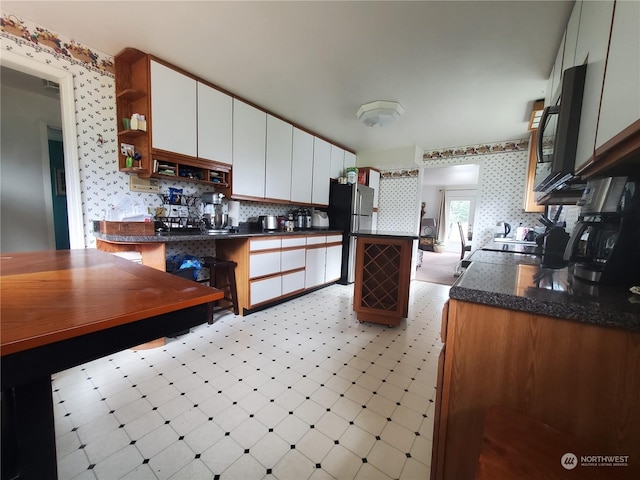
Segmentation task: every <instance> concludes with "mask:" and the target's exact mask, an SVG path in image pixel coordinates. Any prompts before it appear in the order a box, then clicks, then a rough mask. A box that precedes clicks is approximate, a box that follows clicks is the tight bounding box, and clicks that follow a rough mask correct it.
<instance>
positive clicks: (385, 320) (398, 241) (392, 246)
mask: <svg viewBox="0 0 640 480" xmlns="http://www.w3.org/2000/svg"><path fill="white" fill-rule="evenodd" d="M352 235H353V236H355V237H357V240H356V266H355V281H354V292H353V310H354V311H355V312H356V313H357V317H358V320H359V321H360V322H373V323H381V324H383V325H389V326H398V325H399V324H400V321H401V320H402V319H403V318H405V317H406V316H407V314H408V310H409V284H410V283H411V256H412V252H413V242H414V241H415V240H417V239H418V236H417V235H415V234H411V233H405V232H387V231H380V230H366V231H363V230H360V231H358V232H355V233H353V234H352Z"/></svg>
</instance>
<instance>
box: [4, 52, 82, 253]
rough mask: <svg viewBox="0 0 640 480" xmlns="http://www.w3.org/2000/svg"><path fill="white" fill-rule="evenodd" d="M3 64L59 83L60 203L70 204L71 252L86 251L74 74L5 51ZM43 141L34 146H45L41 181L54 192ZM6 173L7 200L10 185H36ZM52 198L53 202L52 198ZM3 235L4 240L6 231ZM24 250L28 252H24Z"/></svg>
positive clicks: (20, 188) (30, 237)
mask: <svg viewBox="0 0 640 480" xmlns="http://www.w3.org/2000/svg"><path fill="white" fill-rule="evenodd" d="M1 63H2V67H7V68H8V69H10V70H14V71H17V72H21V73H24V74H27V75H30V76H33V77H36V78H37V79H39V81H40V82H41V81H42V79H45V80H49V81H51V82H55V83H57V84H58V86H59V99H58V103H59V106H60V108H59V111H60V116H59V120H58V122H56V123H59V125H58V126H59V127H61V128H62V129H61V134H62V150H63V158H64V160H63V164H64V193H65V195H64V196H62V195H60V197H61V198H60V199H59V200H60V201H62V202H64V203H66V208H67V231H68V237H69V247H68V248H85V240H84V222H83V216H82V201H81V191H80V166H79V159H78V143H77V135H76V123H75V99H74V89H73V73H72V72H71V71H68V70H65V69H63V68H62V67H56V66H54V65H51V64H44V63H41V62H39V61H37V60H34V59H31V58H28V57H22V56H20V55H17V54H15V53H13V52H11V51H3V53H2V57H1ZM3 107H4V102H3ZM23 110H26V109H23ZM3 118H4V116H3ZM3 123H4V122H3ZM45 130H46V127H45ZM4 133H5V131H4V128H3V136H4ZM40 138H41V140H40V141H38V140H37V139H36V138H34V143H38V144H41V152H42V153H41V156H40V158H42V159H43V163H42V164H41V166H40V172H41V174H40V175H39V178H42V179H43V180H46V181H45V182H44V184H45V185H46V186H45V189H44V190H45V191H48V190H49V189H50V188H55V185H54V184H52V183H51V182H50V179H49V166H48V157H49V152H48V142H47V140H46V139H47V135H46V133H45V134H44V135H40ZM42 139H45V140H44V141H42ZM4 147H5V145H4V142H3V149H4ZM44 157H46V163H45V159H44ZM2 158H3V163H4V160H5V156H4V155H3V156H2ZM45 165H46V166H47V168H46V169H44V170H43V167H44V166H45ZM5 173H9V172H8V171H5V170H4V168H3V176H2V180H3V182H2V183H3V191H2V193H3V196H4V194H5V193H6V192H5V189H4V187H5V186H6V185H10V186H11V188H9V189H8V190H12V188H13V187H15V188H14V190H16V191H25V190H28V189H27V188H25V187H26V185H33V183H32V182H31V180H32V178H31V177H32V176H31V175H29V176H25V175H23V174H18V175H17V176H16V175H14V176H13V177H11V175H5ZM43 175H46V176H45V177H44V178H43ZM25 182H26V183H25ZM41 185H42V183H41ZM34 191H35V192H37V191H38V189H32V190H31V192H32V197H33V192H34ZM52 193H54V192H52ZM49 198H51V196H49ZM31 200H32V201H35V200H36V199H35V198H31ZM44 202H45V201H44V200H43V202H42V203H43V204H44ZM18 205H20V207H21V208H22V207H24V205H23V204H21V203H18ZM3 207H4V202H3ZM3 210H4V208H3ZM23 211H24V209H23ZM16 212H17V210H16ZM28 212H31V210H28ZM50 212H51V210H50ZM3 213H4V212H3ZM49 215H50V218H52V217H53V215H52V214H51V213H49ZM21 218H22V217H21ZM5 219H6V218H5V216H4V215H2V220H3V223H4V220H5ZM21 223H24V222H21ZM53 223H54V222H53V220H52V221H51V222H50V221H49V220H48V218H43V219H42V220H41V222H40V224H47V225H50V231H53ZM11 227H12V228H10V229H6V231H9V232H14V230H15V229H14V224H12V225H11ZM1 231H2V234H3V237H4V234H5V229H4V228H3V229H2V230H1ZM14 233H15V232H14ZM46 236H47V238H48V239H49V240H48V241H49V242H51V243H50V245H51V246H50V247H49V248H55V247H54V245H55V240H54V234H53V233H52V234H51V236H49V234H46ZM34 237H35V235H32V234H29V235H22V237H21V238H24V239H26V243H27V244H28V243H29V242H30V241H32V240H33V238H34ZM3 240H4V238H3ZM24 244H25V242H24V241H23V243H22V245H23V246H25V245H24ZM5 246H6V247H8V246H9V245H8V244H7V245H5V243H4V241H3V242H2V247H3V250H4V247H5ZM26 248H27V250H34V249H41V248H39V247H37V246H35V245H31V246H29V245H26ZM22 250H23V251H24V249H22Z"/></svg>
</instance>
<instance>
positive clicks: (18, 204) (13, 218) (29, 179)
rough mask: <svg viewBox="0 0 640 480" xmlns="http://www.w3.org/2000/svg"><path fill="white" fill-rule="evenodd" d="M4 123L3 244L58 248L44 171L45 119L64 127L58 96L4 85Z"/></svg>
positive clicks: (20, 248)
mask: <svg viewBox="0 0 640 480" xmlns="http://www.w3.org/2000/svg"><path fill="white" fill-rule="evenodd" d="M1 101H2V115H1V124H0V129H1V131H2V139H1V141H2V143H1V151H0V169H1V175H0V220H1V221H2V225H1V227H0V250H1V251H3V252H32V251H39V250H50V249H55V239H54V238H53V236H50V235H49V230H48V227H47V210H46V206H47V200H46V198H45V195H50V192H51V190H50V187H48V188H45V182H47V183H48V182H50V179H49V177H48V176H47V177H46V178H45V177H44V168H43V156H45V157H46V158H48V151H44V152H43V151H42V150H43V147H44V145H43V142H42V141H41V140H42V136H43V135H44V136H45V137H44V138H45V139H46V128H45V129H43V125H45V126H46V125H48V126H54V127H57V128H60V126H61V118H60V101H59V100H56V99H52V98H48V97H45V96H43V95H36V94H29V93H26V92H24V91H22V90H18V89H15V88H12V87H8V86H3V87H2V97H1Z"/></svg>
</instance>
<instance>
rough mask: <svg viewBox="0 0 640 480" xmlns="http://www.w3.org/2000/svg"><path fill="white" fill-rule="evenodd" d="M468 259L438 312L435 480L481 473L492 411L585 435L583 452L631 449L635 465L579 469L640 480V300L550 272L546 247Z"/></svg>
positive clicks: (566, 272) (489, 252)
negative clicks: (478, 467) (502, 409)
mask: <svg viewBox="0 0 640 480" xmlns="http://www.w3.org/2000/svg"><path fill="white" fill-rule="evenodd" d="M469 260H470V262H471V263H470V265H469V266H468V268H467V269H466V271H465V272H464V274H463V275H462V276H461V277H460V278H459V279H458V281H457V282H456V283H455V284H454V285H453V286H452V287H451V289H450V293H449V295H450V300H449V301H448V303H447V305H445V309H444V311H443V315H442V328H441V339H442V341H443V343H444V344H445V346H444V348H443V350H442V353H441V355H440V358H439V362H438V386H437V393H436V411H435V423H434V437H433V450H432V472H431V473H432V475H431V478H432V479H449V478H451V479H464V478H473V476H474V472H475V471H476V465H477V461H478V456H479V454H480V451H481V444H482V436H483V428H484V425H485V417H486V414H487V412H488V411H489V410H490V409H491V408H492V407H494V406H500V407H505V408H509V409H511V410H513V411H516V412H519V413H521V414H524V415H527V416H528V417H530V418H532V419H534V420H536V421H538V422H542V423H544V424H547V425H550V426H551V427H553V428H554V429H557V430H559V431H561V432H564V433H566V434H568V435H571V436H574V437H576V438H578V439H580V441H581V442H582V443H584V444H586V445H588V446H590V448H589V449H588V450H586V451H585V450H584V449H579V447H578V446H576V451H574V452H571V453H574V454H575V455H577V456H578V459H579V458H580V456H581V455H630V458H629V463H628V466H620V467H605V466H602V467H588V466H580V465H579V466H578V467H577V468H576V471H574V472H570V473H575V474H576V476H577V477H580V476H581V472H580V469H582V473H583V474H584V475H583V476H587V475H588V474H593V473H597V474H599V475H600V478H612V477H613V476H614V475H615V476H616V478H618V476H619V475H622V476H621V477H620V478H640V457H638V455H637V453H636V452H638V451H640V302H639V301H640V296H638V295H633V294H632V293H631V292H629V290H628V289H627V288H622V287H607V286H599V285H596V284H590V283H587V282H583V281H581V280H579V279H575V278H573V276H572V275H571V272H570V269H569V268H568V267H566V266H564V267H562V268H549V267H546V266H545V265H544V264H543V256H542V255H540V254H539V253H537V254H533V255H532V254H524V253H510V252H508V251H496V250H493V249H488V250H478V251H476V252H474V253H473V254H472V255H471V257H470V258H469ZM582 443H581V444H582ZM555 466H556V472H555V473H556V474H557V475H558V478H564V477H563V476H562V475H565V474H566V470H564V468H562V466H561V463H560V458H558V459H557V462H555ZM589 468H591V469H592V470H591V471H589V472H587V471H585V470H586V469H589ZM607 468H609V469H611V468H614V469H615V472H612V471H610V470H607ZM593 469H596V472H594V471H593Z"/></svg>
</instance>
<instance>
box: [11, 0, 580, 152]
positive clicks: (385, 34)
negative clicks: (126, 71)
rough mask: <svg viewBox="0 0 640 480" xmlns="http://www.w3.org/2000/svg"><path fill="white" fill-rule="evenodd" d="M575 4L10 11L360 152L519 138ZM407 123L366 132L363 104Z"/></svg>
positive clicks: (14, 7) (29, 7)
mask: <svg viewBox="0 0 640 480" xmlns="http://www.w3.org/2000/svg"><path fill="white" fill-rule="evenodd" d="M572 6H573V1H559V0H554V1H531V2H529V1H496V2H483V1H467V2H465V1H446V2H436V1H414V2H400V1H390V2H383V1H380V2H368V1H361V2H350V1H338V2H329V1H315V2H314V1H308V2H304V1H295V2H271V1H259V2H243V1H234V2H222V1H195V2H191V1H180V2H169V1H161V2H157V1H127V2H123V1H106V2H101V1H91V2H89V1H75V2H73V1H72V2H61V1H55V0H51V1H45V2H37V1H22V2H19V1H18V2H17V1H10V0H3V2H2V10H3V12H5V13H6V12H9V13H14V14H17V15H18V16H20V17H23V18H25V19H29V20H31V21H33V22H36V23H38V24H40V25H42V26H44V27H46V28H48V29H50V30H52V31H53V32H56V33H58V34H60V35H61V36H64V37H70V38H72V39H74V40H76V41H77V42H79V43H81V44H84V45H86V46H88V47H90V48H92V49H95V50H99V51H101V52H104V53H107V54H110V55H115V54H116V53H118V52H119V51H120V50H122V49H123V48H125V47H135V48H138V49H140V50H143V51H145V52H148V53H152V54H154V55H156V56H158V57H160V58H162V59H163V60H166V61H168V62H170V63H172V64H174V65H176V66H178V67H180V68H183V69H185V70H187V71H189V72H191V73H193V74H194V75H196V76H198V77H201V78H203V79H205V80H208V81H210V82H212V83H214V84H216V85H218V86H220V87H222V88H224V89H226V90H229V91H230V92H232V93H234V94H235V95H237V96H239V97H241V98H244V99H246V100H248V101H250V102H252V103H255V104H257V105H259V106H261V107H263V108H265V109H267V110H269V111H271V112H273V113H275V114H277V115H280V116H282V117H284V118H286V119H288V120H290V121H292V122H293V123H296V124H298V125H300V126H302V127H304V128H307V129H309V130H312V131H313V132H315V133H317V134H319V135H321V136H324V137H326V138H327V139H329V140H331V141H333V142H335V143H338V144H340V145H342V146H344V147H345V148H347V149H350V150H353V151H355V152H356V153H358V152H363V151H367V150H380V149H392V148H399V147H405V146H413V145H415V146H417V147H419V148H421V149H424V150H434V149H440V148H446V147H457V146H465V145H475V144H479V143H490V142H498V141H509V140H517V139H521V138H524V137H526V136H527V122H528V117H529V115H530V113H531V105H532V102H533V100H535V99H537V98H541V97H543V96H544V94H545V87H546V79H547V78H548V76H549V74H550V71H551V67H552V63H553V61H554V59H555V52H556V51H557V49H558V45H559V44H560V41H561V38H562V32H563V30H564V26H565V25H566V22H567V20H568V18H569V15H570V13H571V8H572ZM375 100H393V101H398V102H400V103H401V104H402V106H403V107H404V109H405V112H404V114H403V116H402V117H401V118H400V119H399V120H398V121H396V122H395V123H394V124H392V125H390V126H387V127H383V128H376V127H366V126H364V125H363V124H362V123H360V122H359V121H358V120H357V118H356V111H357V110H358V108H359V106H360V105H361V104H363V103H367V102H371V101H375Z"/></svg>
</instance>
